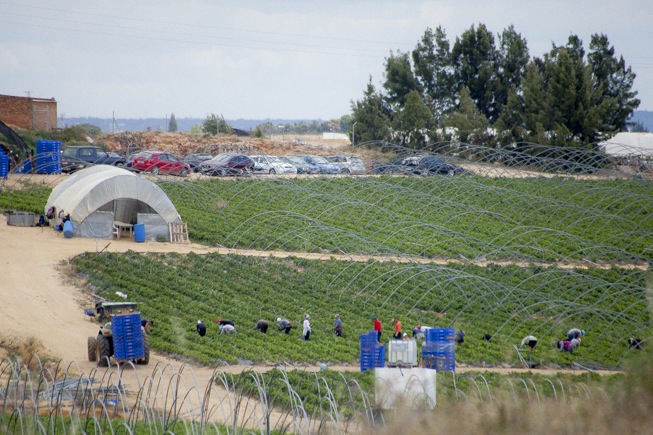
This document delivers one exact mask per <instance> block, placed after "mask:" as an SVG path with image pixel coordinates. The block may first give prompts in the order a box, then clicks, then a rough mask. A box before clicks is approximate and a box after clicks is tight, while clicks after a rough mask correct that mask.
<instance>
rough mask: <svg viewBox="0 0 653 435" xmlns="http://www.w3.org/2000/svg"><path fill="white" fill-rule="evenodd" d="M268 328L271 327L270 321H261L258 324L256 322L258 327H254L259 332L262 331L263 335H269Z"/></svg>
mask: <svg viewBox="0 0 653 435" xmlns="http://www.w3.org/2000/svg"><path fill="white" fill-rule="evenodd" d="M268 326H269V325H268V321H267V320H263V319H261V320H259V321H258V322H256V326H254V329H256V330H257V331H261V332H262V333H263V334H267V333H268Z"/></svg>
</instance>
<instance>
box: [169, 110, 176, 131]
mask: <svg viewBox="0 0 653 435" xmlns="http://www.w3.org/2000/svg"><path fill="white" fill-rule="evenodd" d="M168 131H169V132H171V133H174V132H176V131H177V118H175V114H174V113H171V114H170V121H169V122H168Z"/></svg>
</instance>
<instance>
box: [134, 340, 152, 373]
mask: <svg viewBox="0 0 653 435" xmlns="http://www.w3.org/2000/svg"><path fill="white" fill-rule="evenodd" d="M149 363H150V338H149V337H148V336H147V335H146V334H143V358H140V359H139V360H138V361H136V364H142V365H144V366H145V365H148V364H149Z"/></svg>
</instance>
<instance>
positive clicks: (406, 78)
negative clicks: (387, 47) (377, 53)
mask: <svg viewBox="0 0 653 435" xmlns="http://www.w3.org/2000/svg"><path fill="white" fill-rule="evenodd" d="M385 77H386V79H385V83H384V84H383V87H384V88H385V90H386V92H387V96H386V100H387V101H388V103H389V104H390V106H391V107H393V109H395V110H398V108H400V107H402V106H403V105H404V104H405V103H406V96H407V95H408V94H409V93H410V91H414V90H417V89H418V86H419V84H418V82H417V79H415V76H414V75H413V71H412V69H411V66H410V60H409V58H408V54H407V53H401V52H398V53H397V55H396V56H395V55H394V54H392V53H390V57H388V58H386V66H385Z"/></svg>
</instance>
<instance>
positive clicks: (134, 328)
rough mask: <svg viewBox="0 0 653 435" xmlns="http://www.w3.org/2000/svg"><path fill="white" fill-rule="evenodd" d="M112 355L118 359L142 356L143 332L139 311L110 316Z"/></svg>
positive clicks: (143, 353)
mask: <svg viewBox="0 0 653 435" xmlns="http://www.w3.org/2000/svg"><path fill="white" fill-rule="evenodd" d="M111 329H112V333H113V355H114V357H115V358H116V359H118V360H132V359H138V358H143V357H144V356H145V352H144V349H143V332H142V329H141V315H140V313H133V314H121V315H116V316H113V317H112V318H111Z"/></svg>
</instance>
